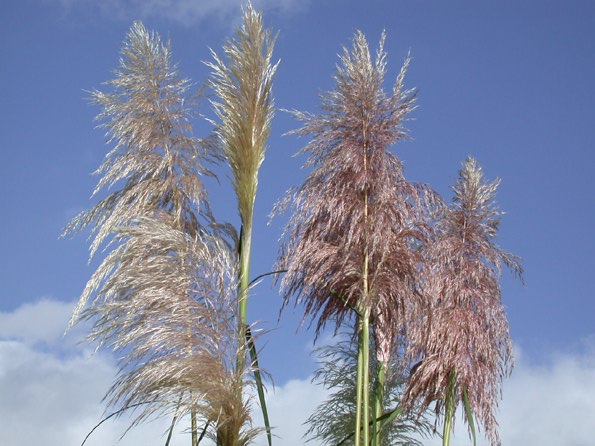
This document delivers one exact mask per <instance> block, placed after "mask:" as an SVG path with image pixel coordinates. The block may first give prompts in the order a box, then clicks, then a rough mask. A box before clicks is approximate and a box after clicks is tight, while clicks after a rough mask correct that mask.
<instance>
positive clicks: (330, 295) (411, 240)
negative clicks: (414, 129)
mask: <svg viewBox="0 0 595 446" xmlns="http://www.w3.org/2000/svg"><path fill="white" fill-rule="evenodd" d="M383 42H384V35H383V37H382V39H381V42H380V48H379V50H378V53H377V55H376V59H375V60H372V57H371V55H370V51H369V49H368V44H367V42H366V39H365V37H364V35H363V34H362V33H361V32H357V33H356V34H355V37H354V40H353V46H352V49H351V50H348V49H344V51H343V54H342V56H340V61H341V65H340V66H338V67H337V73H336V75H335V80H336V88H335V90H333V91H331V92H328V93H327V94H326V95H325V96H324V97H323V99H322V101H323V102H322V113H321V114H319V115H312V114H306V113H301V112H294V115H295V116H296V117H297V118H298V119H299V120H301V121H303V123H304V125H303V126H302V127H301V128H300V129H298V130H295V131H294V132H293V133H296V134H299V135H305V136H309V137H311V140H310V142H309V143H308V144H307V145H306V146H305V147H304V148H303V149H302V150H301V153H306V154H308V155H309V158H308V160H307V162H306V165H307V166H309V167H311V168H312V169H313V170H312V172H311V173H310V175H309V176H308V178H307V179H306V181H305V182H304V184H303V185H302V186H301V187H299V188H297V189H296V190H295V191H294V192H293V193H292V196H291V199H292V207H293V211H294V213H293V215H292V216H291V219H290V222H289V224H288V226H287V228H286V232H287V233H288V239H287V240H286V241H285V242H284V244H283V247H282V251H281V252H282V254H281V255H280V257H279V260H278V263H279V267H280V268H283V269H287V273H286V274H285V276H284V277H283V279H282V292H283V295H284V299H285V303H287V302H288V301H289V300H290V298H291V297H295V298H296V302H297V303H303V304H304V308H305V315H304V319H306V318H312V320H314V319H315V318H316V317H317V322H316V327H317V330H319V329H321V328H322V327H323V326H324V325H325V324H326V322H328V321H334V322H335V324H336V327H337V328H338V327H339V326H340V325H341V323H342V321H343V319H344V318H346V317H350V316H351V315H353V314H354V310H355V311H357V312H360V314H363V312H365V311H368V312H369V313H370V315H371V318H372V320H373V321H378V322H379V324H380V325H381V326H382V327H381V328H380V329H379V330H382V329H384V332H382V336H381V337H380V338H379V339H387V340H388V339H390V340H391V341H392V339H394V336H395V333H397V332H398V331H399V330H400V329H401V328H402V325H403V323H404V317H403V316H404V312H405V310H406V308H408V304H406V302H408V301H409V300H410V299H412V298H413V297H412V296H413V292H412V290H413V288H414V282H415V274H416V273H417V269H418V264H419V261H420V257H419V254H418V253H417V252H416V249H415V246H416V243H417V242H419V241H421V240H423V239H424V238H425V237H426V235H425V233H424V232H425V231H424V225H423V205H422V204H423V202H424V200H423V197H424V195H425V192H427V190H423V188H422V187H418V186H416V185H413V184H411V183H409V182H408V181H407V180H406V179H405V178H404V176H403V169H402V165H401V162H400V160H399V159H398V158H397V157H396V156H395V155H393V154H392V153H391V152H390V151H389V150H388V148H389V146H390V145H391V144H393V143H395V142H398V141H399V140H401V139H403V138H404V137H405V136H406V135H405V131H404V127H403V122H404V120H405V119H406V116H407V114H408V113H409V112H411V111H412V110H413V108H414V96H413V93H412V91H411V90H405V89H404V87H403V79H404V75H405V71H406V69H407V66H408V60H407V61H406V63H405V65H404V66H403V68H402V70H401V72H400V74H399V76H398V77H397V81H396V82H395V85H394V88H393V91H392V94H391V95H387V94H386V93H385V91H384V90H383V88H382V87H383V82H384V76H385V71H386V62H385V59H386V55H385V53H384V50H383ZM364 265H366V266H365V267H364ZM381 314H382V318H380V315H381ZM387 348H388V349H390V347H388V346H384V348H383V351H384V350H386V349H387Z"/></svg>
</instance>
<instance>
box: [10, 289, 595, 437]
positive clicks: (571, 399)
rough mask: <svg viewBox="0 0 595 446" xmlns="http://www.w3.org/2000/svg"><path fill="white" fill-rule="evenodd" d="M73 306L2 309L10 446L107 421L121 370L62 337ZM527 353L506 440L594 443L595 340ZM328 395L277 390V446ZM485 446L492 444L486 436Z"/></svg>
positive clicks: (115, 426)
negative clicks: (105, 399) (538, 354)
mask: <svg viewBox="0 0 595 446" xmlns="http://www.w3.org/2000/svg"><path fill="white" fill-rule="evenodd" d="M71 308H72V304H69V303H65V302H57V301H52V300H49V299H43V300H41V301H39V302H37V303H35V304H25V305H23V306H22V307H20V308H17V309H16V310H15V311H13V312H4V313H0V429H1V430H2V445H3V446H21V445H28V444H36V443H39V441H40V440H43V444H44V446H78V445H80V443H81V441H82V440H83V438H84V437H85V435H86V434H87V433H88V432H89V430H90V429H91V428H92V427H93V426H94V425H95V424H97V423H98V422H99V421H100V420H101V418H102V413H103V409H104V405H103V404H102V403H101V401H100V400H101V398H102V396H103V395H104V394H105V392H106V390H107V389H108V388H109V386H110V385H111V383H112V380H113V378H114V376H115V374H116V364H115V361H114V359H113V358H112V357H111V356H110V355H107V354H102V353H98V354H94V355H90V354H88V353H87V352H86V351H84V350H83V349H82V348H81V347H80V346H79V347H74V346H73V345H72V344H69V343H68V342H67V341H64V340H62V338H61V337H60V336H61V333H62V329H63V327H64V324H65V323H66V321H67V320H68V316H69V314H70V310H71ZM53 318H55V320H53ZM298 348H299V347H298ZM520 356H521V357H520V359H519V360H518V363H517V366H516V368H515V371H514V373H513V375H512V377H511V378H510V379H509V380H508V381H507V382H506V383H505V387H504V400H503V401H502V403H501V404H500V409H499V416H498V419H499V421H500V433H501V436H502V444H503V445H504V446H514V445H520V444H522V445H524V446H537V445H539V446H559V445H564V446H586V445H592V444H593V441H592V439H593V438H594V437H595V426H594V424H593V419H594V418H595V342H593V340H591V343H590V344H588V345H587V348H584V349H582V350H581V351H580V352H567V353H564V354H555V355H554V354H553V355H552V356H551V357H550V358H544V359H545V360H547V362H542V363H540V364H535V363H532V362H529V361H527V360H526V359H524V357H523V356H522V355H520ZM326 395H327V392H326V391H324V390H323V389H322V388H321V387H318V386H314V385H313V384H311V383H310V381H309V379H296V380H291V381H288V382H287V383H285V384H283V385H282V386H278V387H277V388H276V389H275V390H274V391H273V390H272V389H270V393H269V396H268V401H269V402H268V404H269V412H270V417H271V423H272V424H273V426H274V427H275V429H274V434H275V435H276V437H277V438H276V440H275V443H274V444H276V446H298V445H303V444H304V442H303V439H302V435H303V433H304V432H305V426H303V422H304V421H305V419H306V418H307V417H308V415H309V414H310V413H311V412H312V410H314V409H315V408H316V407H317V406H318V404H320V402H322V401H323V400H324V398H325V397H326ZM255 410H257V409H255ZM255 417H256V416H255ZM167 424H168V420H162V421H159V422H154V423H150V424H147V425H142V426H140V427H137V428H135V429H133V430H131V431H130V433H129V434H128V435H126V437H124V439H123V440H122V441H120V442H118V439H119V437H120V435H121V434H122V433H123V432H124V431H125V429H126V427H127V426H128V419H127V418H126V416H124V417H123V418H119V419H111V420H109V421H107V422H106V423H104V424H103V425H101V426H100V427H99V428H98V429H97V430H96V432H95V433H93V435H92V436H91V437H90V439H89V441H88V443H87V445H88V446H99V445H108V446H109V445H115V444H118V445H119V446H132V445H136V444H161V441H162V440H163V437H162V435H163V433H164V432H165V429H166V428H167ZM182 428H183V426H181V427H180V428H179V429H178V431H180V430H181V429H182ZM187 441H188V440H187V434H185V433H181V432H178V433H177V437H176V438H175V442H174V443H173V444H174V445H183V444H187ZM258 444H265V442H264V441H259V442H258ZM311 444H313V443H311ZM439 444H440V441H439V440H438V439H433V440H427V441H425V445H426V446H434V445H439ZM453 444H455V445H456V446H467V445H469V444H470V441H469V440H468V437H467V435H466V428H465V426H464V424H463V423H462V422H459V423H457V431H456V435H455V437H454V443H453ZM479 444H480V445H485V444H486V443H485V441H484V440H483V438H481V436H480V441H479Z"/></svg>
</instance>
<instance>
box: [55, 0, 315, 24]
mask: <svg viewBox="0 0 595 446" xmlns="http://www.w3.org/2000/svg"><path fill="white" fill-rule="evenodd" d="M46 1H53V2H55V3H58V4H59V5H60V7H61V8H63V9H64V10H65V11H67V12H71V11H73V10H75V9H77V8H94V9H97V10H99V11H100V12H101V13H102V14H103V15H104V16H107V17H112V18H116V19H127V20H130V19H135V18H142V19H146V18H155V17H160V18H165V19H169V20H171V21H173V22H176V23H180V24H183V25H186V26H190V25H194V24H196V23H199V22H201V21H203V20H205V19H213V18H215V19H218V20H220V21H221V22H223V23H227V22H230V21H235V20H236V19H237V18H238V17H239V15H240V7H241V6H243V5H245V4H246V1H245V0H46ZM252 3H253V5H254V6H255V7H256V8H259V9H261V8H262V9H264V10H265V11H275V12H279V13H282V14H288V13H295V12H296V11H301V10H302V9H304V8H305V7H306V6H307V5H308V3H309V0H253V2H252Z"/></svg>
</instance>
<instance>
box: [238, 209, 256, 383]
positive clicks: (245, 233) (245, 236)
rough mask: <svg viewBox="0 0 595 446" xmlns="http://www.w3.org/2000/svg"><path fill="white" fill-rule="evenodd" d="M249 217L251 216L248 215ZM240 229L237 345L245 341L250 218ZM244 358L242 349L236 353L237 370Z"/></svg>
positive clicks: (242, 367)
mask: <svg viewBox="0 0 595 446" xmlns="http://www.w3.org/2000/svg"><path fill="white" fill-rule="evenodd" d="M250 217H251V216H250ZM246 220H247V221H245V222H244V223H243V224H242V228H241V231H240V250H239V255H240V259H239V262H240V271H239V276H240V283H239V285H238V309H239V319H240V320H239V327H238V331H239V336H238V340H239V342H240V344H239V345H243V344H244V343H245V342H246V326H247V325H248V289H249V288H250V255H251V250H252V218H248V219H246ZM245 361H246V358H245V356H244V352H243V349H241V351H240V353H238V358H237V365H238V372H239V373H241V371H242V370H243V369H244V365H245Z"/></svg>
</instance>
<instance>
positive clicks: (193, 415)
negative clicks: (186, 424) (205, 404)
mask: <svg viewBox="0 0 595 446" xmlns="http://www.w3.org/2000/svg"><path fill="white" fill-rule="evenodd" d="M190 429H191V431H192V446H196V445H197V444H198V430H197V426H196V409H194V408H193V409H192V410H191V411H190Z"/></svg>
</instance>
